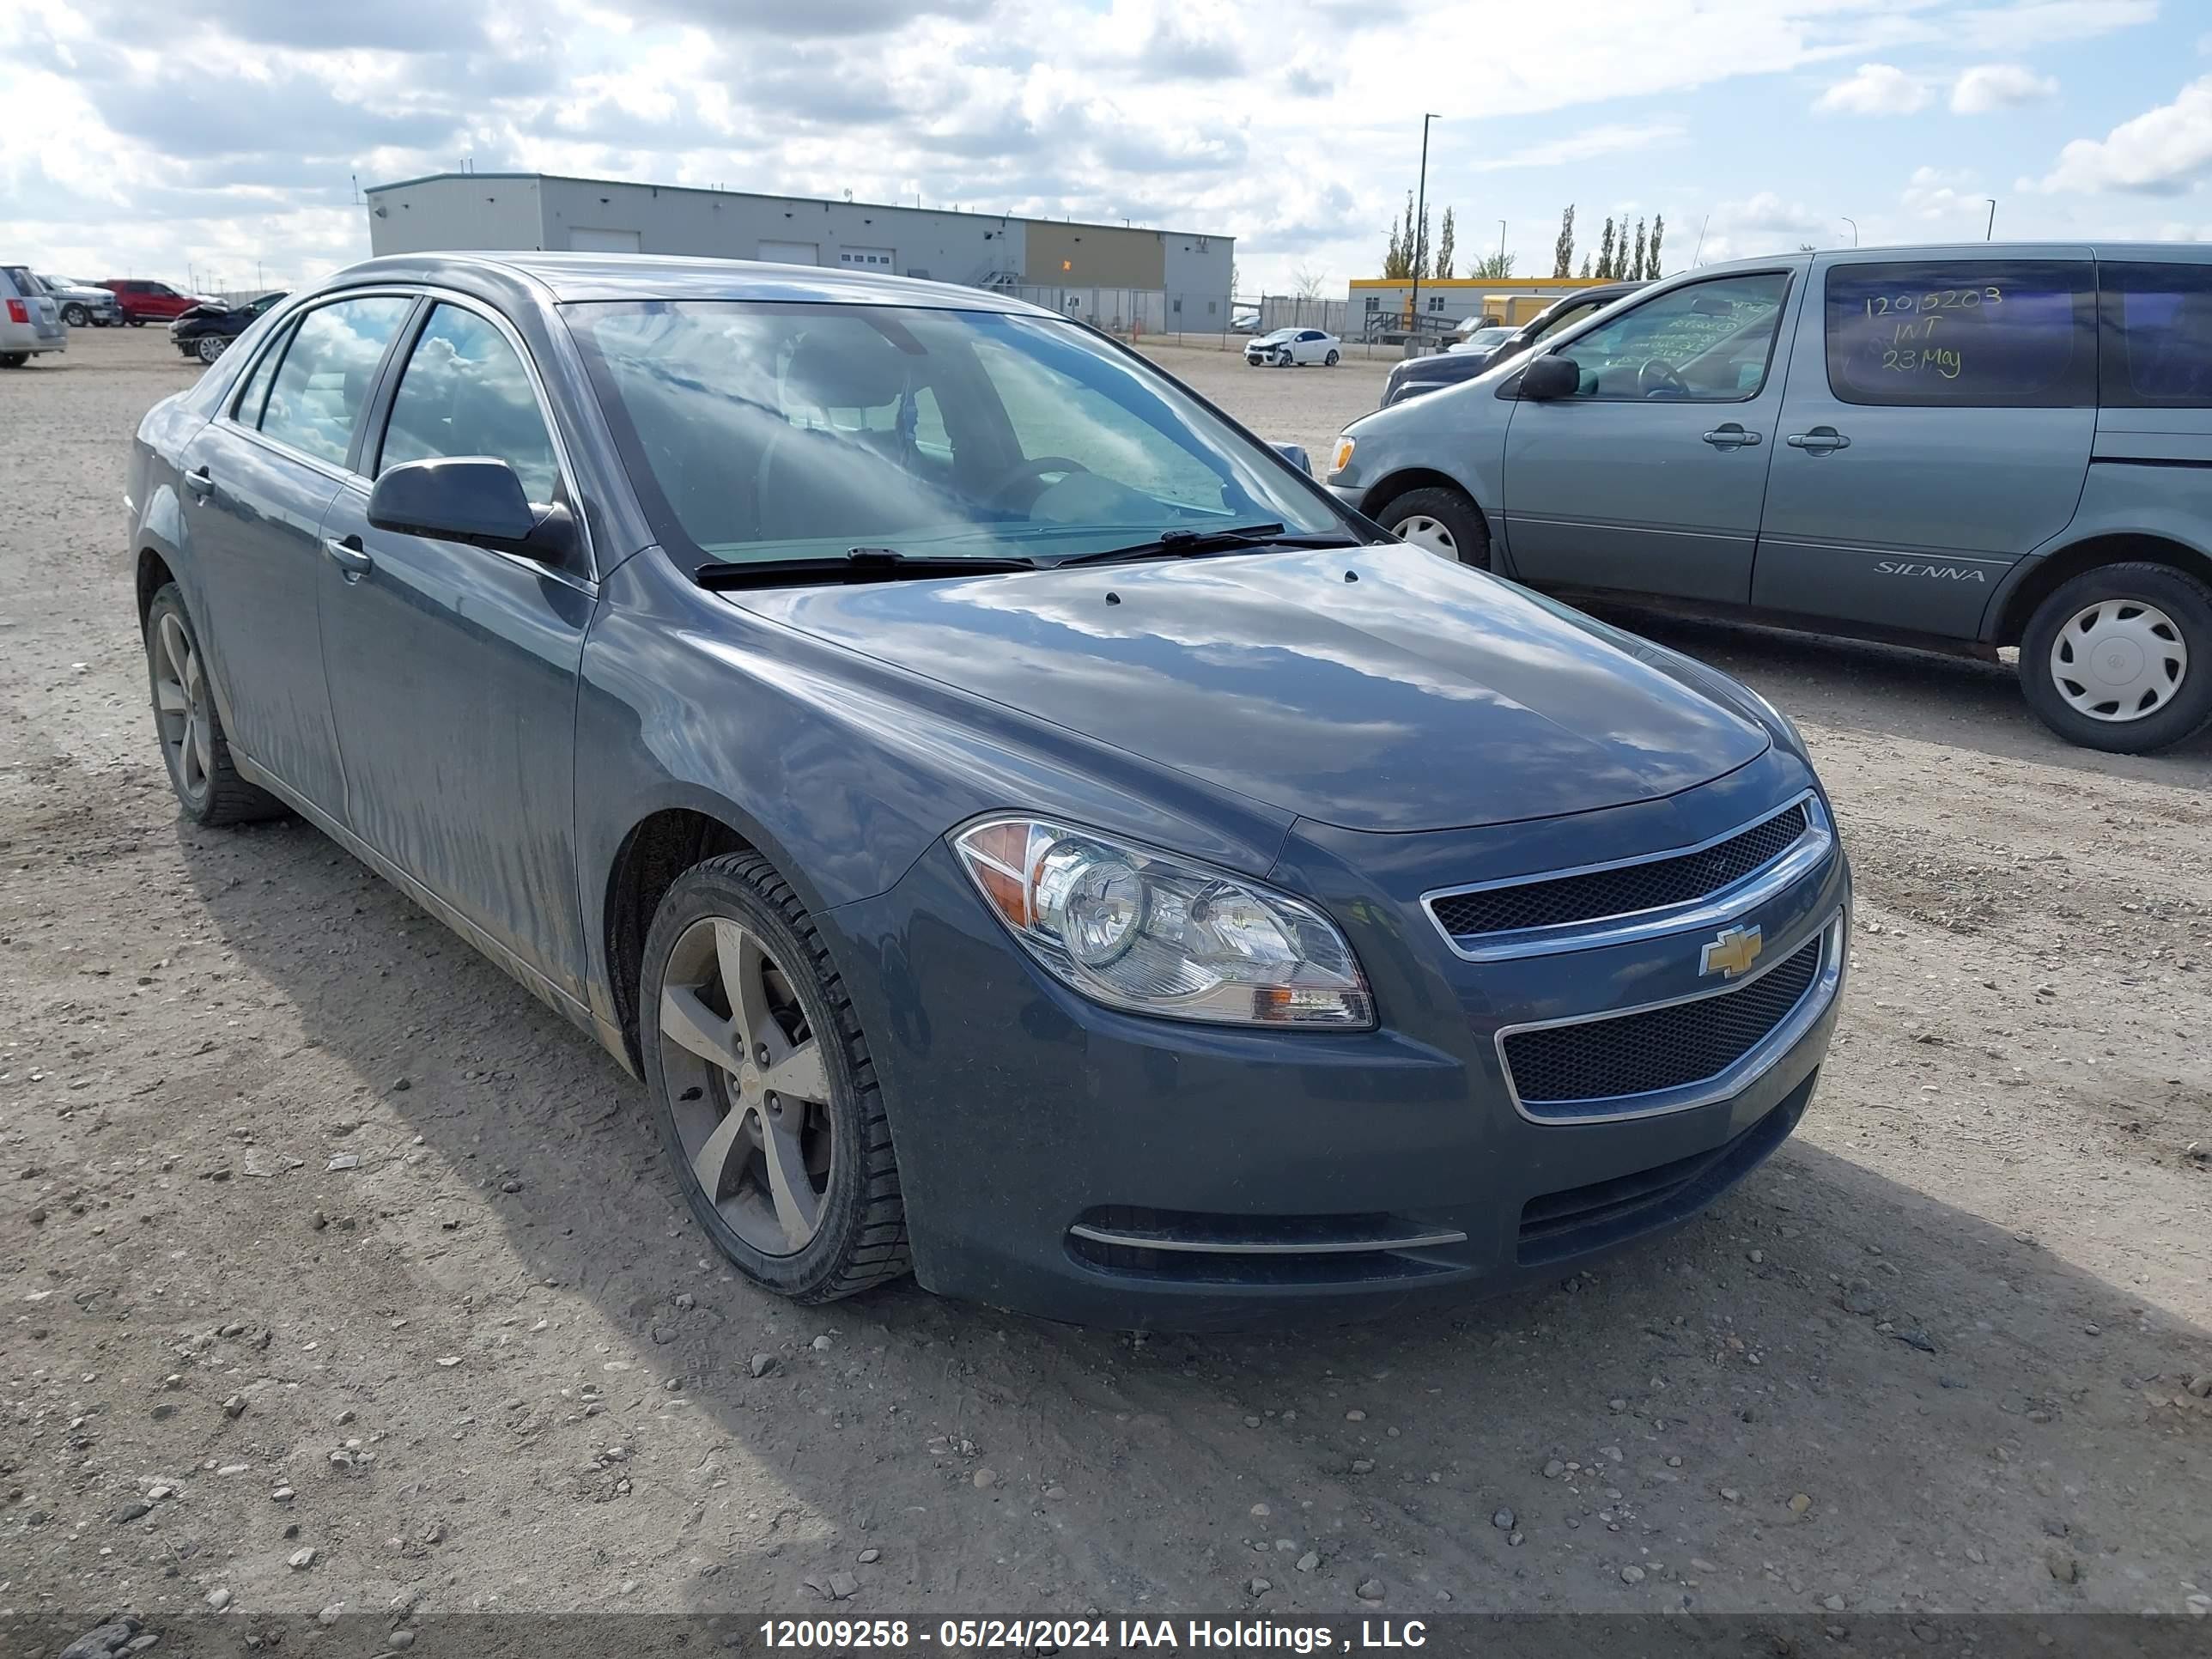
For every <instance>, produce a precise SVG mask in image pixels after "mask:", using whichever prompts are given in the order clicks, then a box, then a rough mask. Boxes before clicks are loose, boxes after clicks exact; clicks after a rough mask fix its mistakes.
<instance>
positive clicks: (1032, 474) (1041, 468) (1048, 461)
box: [983, 455, 1091, 508]
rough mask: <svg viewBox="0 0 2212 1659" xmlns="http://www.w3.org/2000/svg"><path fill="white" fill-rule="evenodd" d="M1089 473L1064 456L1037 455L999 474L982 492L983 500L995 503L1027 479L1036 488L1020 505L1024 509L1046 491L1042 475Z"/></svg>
mask: <svg viewBox="0 0 2212 1659" xmlns="http://www.w3.org/2000/svg"><path fill="white" fill-rule="evenodd" d="M1088 471H1091V469H1090V468H1089V467H1087V466H1085V465H1084V464H1083V463H1082V462H1080V461H1074V460H1070V459H1068V458H1067V457H1066V456H1065V455H1038V456H1036V457H1034V458H1032V459H1025V460H1019V461H1016V462H1015V463H1014V464H1013V465H1012V466H1010V467H1008V468H1007V469H1006V471H1004V472H1003V473H1001V474H1000V476H999V477H998V479H997V481H996V482H995V483H993V484H992V485H991V487H990V488H989V489H987V490H985V491H984V492H983V499H984V500H986V501H997V500H998V499H999V498H1000V496H1002V495H1006V493H1007V491H1009V490H1011V489H1012V488H1013V487H1014V486H1015V485H1016V484H1018V483H1022V482H1023V481H1024V479H1027V480H1029V481H1030V482H1031V483H1034V484H1035V485H1036V488H1035V489H1031V490H1030V493H1029V496H1028V499H1027V500H1026V501H1024V502H1023V503H1022V505H1023V506H1024V507H1025V508H1026V507H1029V506H1030V505H1031V504H1032V503H1033V502H1035V501H1036V498H1037V497H1038V496H1040V495H1043V494H1044V492H1045V489H1046V485H1045V476H1044V475H1045V474H1046V473H1048V472H1088Z"/></svg>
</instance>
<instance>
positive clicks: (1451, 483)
mask: <svg viewBox="0 0 2212 1659" xmlns="http://www.w3.org/2000/svg"><path fill="white" fill-rule="evenodd" d="M1415 489H1452V490H1456V491H1458V492H1459V494H1461V495H1464V496H1466V497H1467V498H1468V501H1472V502H1473V503H1474V510H1475V511H1476V512H1477V513H1480V514H1481V515H1482V522H1483V525H1484V527H1485V528H1486V529H1487V530H1488V531H1489V532H1490V535H1491V540H1492V543H1493V544H1495V543H1496V541H1497V539H1498V526H1497V525H1496V523H1495V522H1493V521H1492V519H1491V516H1490V509H1489V508H1487V507H1485V506H1483V504H1482V498H1481V497H1480V495H1476V494H1475V492H1474V490H1472V489H1468V487H1467V484H1466V483H1465V481H1464V480H1462V479H1459V478H1455V477H1452V475H1451V474H1450V473H1449V472H1440V471H1437V469H1436V468H1435V467H1432V466H1401V467H1400V468H1399V469H1398V470H1397V471H1395V472H1389V473H1385V474H1384V475H1383V477H1380V478H1377V479H1376V481H1375V482H1374V483H1372V484H1370V486H1369V487H1368V489H1367V493H1366V494H1365V495H1362V496H1361V497H1360V498H1359V510H1360V511H1361V512H1363V513H1365V514H1366V515H1367V516H1368V517H1369V518H1370V519H1373V520H1376V521H1377V522H1378V523H1379V522H1380V521H1381V520H1382V516H1383V509H1385V508H1386V507H1389V505H1390V503H1391V502H1393V501H1396V500H1397V499H1398V497H1399V496H1401V495H1405V494H1407V492H1408V491H1410V490H1415Z"/></svg>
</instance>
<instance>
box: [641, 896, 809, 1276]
mask: <svg viewBox="0 0 2212 1659" xmlns="http://www.w3.org/2000/svg"><path fill="white" fill-rule="evenodd" d="M659 1030H660V1042H661V1054H660V1061H661V1073H662V1076H663V1078H664V1079H665V1087H666V1088H667V1090H668V1091H669V1095H670V1099H669V1109H670V1111H671V1114H672V1115H673V1116H674V1119H675V1125H676V1130H677V1134H678V1139H679V1141H680V1142H681V1144H682V1146H683V1149H684V1161H685V1163H686V1164H688V1165H689V1167H690V1171H691V1175H692V1177H693V1178H694V1179H695V1180H696V1181H697V1182H698V1183H699V1186H700V1188H701V1190H702V1192H704V1194H706V1196H707V1198H708V1201H709V1202H710V1203H712V1204H713V1205H714V1209H715V1210H716V1212H718V1213H719V1214H720V1216H721V1218H722V1219H723V1220H724V1221H725V1222H726V1223H727V1224H728V1225H729V1226H730V1228H731V1230H732V1231H733V1232H735V1233H736V1234H737V1235H738V1237H740V1238H742V1239H743V1240H744V1242H745V1243H748V1244H750V1245H751V1246H752V1247H753V1248H754V1249H757V1250H758V1251H760V1252H761V1253H762V1254H763V1255H775V1256H789V1255H797V1254H799V1251H801V1250H803V1249H805V1247H806V1246H807V1244H808V1243H811V1241H812V1239H813V1237H814V1236H815V1234H816V1233H817V1231H820V1229H821V1226H822V1221H823V1204H824V1201H825V1199H826V1195H827V1194H828V1191H829V1170H830V1164H831V1160H832V1158H833V1157H834V1156H835V1152H836V1146H835V1133H834V1131H833V1128H832V1127H831V1126H832V1115H831V1113H830V1111H829V1072H828V1070H827V1068H826V1067H825V1066H824V1065H823V1057H822V1049H821V1046H820V1043H819V1042H818V1041H817V1038H816V1035H815V1033H814V1031H813V1030H812V1029H811V1026H810V1024H809V1023H808V1020H807V1018H806V1014H805V1010H804V1009H803V1008H802V1007H801V1006H800V1004H799V998H798V996H797V994H796V993H795V992H794V991H793V987H792V984H791V981H790V979H789V978H788V976H787V975H786V974H785V972H784V970H783V969H782V968H781V966H780V965H778V963H776V960H775V957H774V956H773V955H772V954H771V953H770V952H769V949H768V947H767V946H766V945H765V944H763V941H762V940H761V939H760V937H759V936H758V935H757V934H756V933H754V932H753V931H752V930H751V929H750V928H749V927H745V926H744V924H743V923H742V922H738V921H732V920H730V919H729V918H727V917H723V916H708V917H705V918H702V920H700V921H696V922H694V923H692V924H691V926H690V927H688V928H686V929H685V930H684V933H683V934H682V936H681V937H680V938H678V940H677V941H676V947H675V949H674V950H673V951H671V952H670V953H669V958H668V969H667V972H666V974H665V975H664V977H663V980H662V988H661V994H660V1009H659Z"/></svg>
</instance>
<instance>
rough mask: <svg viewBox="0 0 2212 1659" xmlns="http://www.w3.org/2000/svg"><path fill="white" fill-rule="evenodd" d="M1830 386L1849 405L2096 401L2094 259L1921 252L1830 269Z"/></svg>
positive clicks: (2009, 405) (2022, 405)
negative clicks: (1896, 260)
mask: <svg viewBox="0 0 2212 1659" xmlns="http://www.w3.org/2000/svg"><path fill="white" fill-rule="evenodd" d="M1822 310H1823V312H1824V313H1825V319H1826V345H1827V356H1828V387H1829V390H1830V391H1832V392H1834V393H1835V394H1836V396H1837V397H1838V398H1841V399H1842V400H1843V401H1844V402H1845V403H1847V404H1890V405H1899V406H1903V407H1908V408H1925V407H1934V408H1977V409H2067V408H2075V407H2080V406H2084V405H2087V404H2093V403H2094V402H2095V401H2096V368H2097V337H2096V335H2095V333H2094V329H2095V326H2096V290H2095V287H2094V284H2093V281H2092V279H2091V273H2090V267H2089V266H2088V264H2087V263H2086V262H2083V263H2069V262H2067V261H2064V260H2055V259H2054V260H2040V259H2035V260H2031V259H1957V260H1925V261H1921V260H1916V261H1914V262H1912V263H1911V264H1839V265H1837V266H1834V267H1833V268H1832V269H1831V270H1829V272H1828V281H1827V290H1826V295H1825V296H1824V303H1823V306H1822Z"/></svg>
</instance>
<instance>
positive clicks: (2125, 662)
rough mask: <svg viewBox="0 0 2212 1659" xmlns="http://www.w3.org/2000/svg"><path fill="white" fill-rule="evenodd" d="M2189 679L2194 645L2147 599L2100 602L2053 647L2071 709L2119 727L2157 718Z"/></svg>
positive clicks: (2057, 679) (2079, 615)
mask: <svg viewBox="0 0 2212 1659" xmlns="http://www.w3.org/2000/svg"><path fill="white" fill-rule="evenodd" d="M2188 675H2189V643H2188V641H2186V640H2185V639H2184V638H2183V637H2182V633H2181V629H2179V628H2178V627H2176V626H2175V624H2174V621H2173V618H2172V617H2169V616H2167V615H2166V612H2165V611H2161V610H2160V609H2159V608H2158V607H2157V606H2156V605H2147V604H2145V603H2144V602H2143V601H2142V600H2141V599H2100V600H2099V601H2098V602H2097V603H2096V604H2094V605H2086V606H2084V607H2083V608H2082V609H2081V610H2080V611H2076V612H2075V614H2074V616H2073V617H2072V618H2071V619H2070V620H2069V622H2068V623H2067V624H2066V626H2065V627H2063V628H2062V629H2059V630H2058V635H2057V638H2056V639H2054V640H2052V641H2051V682H2052V684H2055V685H2056V686H2057V688H2058V695H2059V696H2061V697H2062V698H2063V699H2064V700H2065V702H2066V705H2067V707H2069V708H2071V709H2073V710H2074V712H2075V714H2083V715H2086V716H2087V717H2088V718H2089V719H2091V720H2104V721H2106V722H2108V723H2119V722H2124V721H2127V720H2141V719H2142V718H2143V717H2144V716H2145V715H2147V714H2156V713H2157V712H2158V711H2159V710H2160V709H2161V708H2165V707H2166V704H2167V703H2169V702H2172V701H2173V698H2174V696H2175V694H2176V693H2177V692H2179V690H2181V685H2182V682H2183V681H2184V680H2185V679H2186V678H2188Z"/></svg>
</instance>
